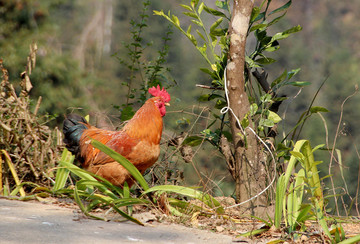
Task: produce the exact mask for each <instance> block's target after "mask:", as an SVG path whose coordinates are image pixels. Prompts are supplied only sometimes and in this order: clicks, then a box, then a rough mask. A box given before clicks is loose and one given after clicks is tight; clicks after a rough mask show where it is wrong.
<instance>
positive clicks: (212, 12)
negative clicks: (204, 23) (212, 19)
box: [204, 6, 227, 18]
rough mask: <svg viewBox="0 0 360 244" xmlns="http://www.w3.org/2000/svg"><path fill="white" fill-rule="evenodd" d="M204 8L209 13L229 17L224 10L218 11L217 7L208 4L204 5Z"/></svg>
mask: <svg viewBox="0 0 360 244" xmlns="http://www.w3.org/2000/svg"><path fill="white" fill-rule="evenodd" d="M204 10H205V11H206V12H207V13H209V14H212V15H215V16H221V17H225V18H227V17H226V15H225V14H224V13H223V12H220V11H218V10H216V9H212V8H209V7H208V6H204Z"/></svg>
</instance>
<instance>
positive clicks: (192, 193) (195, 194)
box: [143, 185, 224, 214]
mask: <svg viewBox="0 0 360 244" xmlns="http://www.w3.org/2000/svg"><path fill="white" fill-rule="evenodd" d="M154 191H159V192H173V193H177V194H180V195H184V196H188V197H192V198H195V199H198V200H200V201H202V202H203V203H204V204H206V205H207V206H209V207H210V208H215V211H216V212H217V213H218V214H222V213H224V208H223V207H222V206H221V204H220V203H219V202H218V201H217V200H216V199H215V198H213V197H212V196H210V195H209V194H206V193H203V192H201V191H198V190H195V189H192V188H189V187H184V186H175V185H161V186H154V187H152V188H150V189H148V190H146V191H145V192H144V193H143V194H147V193H149V192H154Z"/></svg>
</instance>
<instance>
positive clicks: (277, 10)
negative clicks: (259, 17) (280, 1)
mask: <svg viewBox="0 0 360 244" xmlns="http://www.w3.org/2000/svg"><path fill="white" fill-rule="evenodd" d="M290 5H291V0H290V1H288V2H287V3H285V4H284V5H283V6H281V7H280V8H277V9H275V10H274V11H272V12H270V13H269V16H270V15H272V14H275V13H278V12H281V11H284V10H287V9H288V8H289V7H290Z"/></svg>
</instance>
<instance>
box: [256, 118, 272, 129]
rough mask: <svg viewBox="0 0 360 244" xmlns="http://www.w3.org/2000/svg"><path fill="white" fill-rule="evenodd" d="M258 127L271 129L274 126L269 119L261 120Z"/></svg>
mask: <svg viewBox="0 0 360 244" xmlns="http://www.w3.org/2000/svg"><path fill="white" fill-rule="evenodd" d="M259 125H262V126H265V127H273V126H274V125H275V124H274V121H272V120H270V119H264V118H261V119H260V121H259Z"/></svg>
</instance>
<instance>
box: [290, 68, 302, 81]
mask: <svg viewBox="0 0 360 244" xmlns="http://www.w3.org/2000/svg"><path fill="white" fill-rule="evenodd" d="M300 70H301V68H298V69H293V70H291V71H289V72H288V80H290V79H291V78H292V77H293V76H294V75H296V74H297V73H299V72H300Z"/></svg>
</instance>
